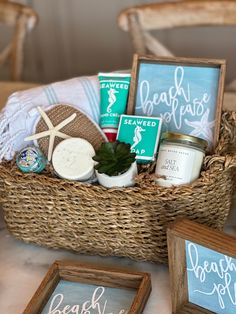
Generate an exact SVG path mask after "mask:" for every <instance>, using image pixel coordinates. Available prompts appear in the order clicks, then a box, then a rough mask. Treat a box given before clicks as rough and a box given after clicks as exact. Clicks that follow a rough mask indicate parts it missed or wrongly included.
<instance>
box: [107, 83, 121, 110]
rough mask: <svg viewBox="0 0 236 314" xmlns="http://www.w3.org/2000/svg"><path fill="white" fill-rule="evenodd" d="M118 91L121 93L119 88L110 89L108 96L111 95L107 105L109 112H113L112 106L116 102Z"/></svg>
mask: <svg viewBox="0 0 236 314" xmlns="http://www.w3.org/2000/svg"><path fill="white" fill-rule="evenodd" d="M117 93H119V92H118V91H117V90H115V89H114V88H110V89H109V90H108V96H109V98H108V102H109V105H108V107H107V112H108V113H111V107H112V106H113V105H114V103H115V102H116V95H115V94H117Z"/></svg>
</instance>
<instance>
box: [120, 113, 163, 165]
mask: <svg viewBox="0 0 236 314" xmlns="http://www.w3.org/2000/svg"><path fill="white" fill-rule="evenodd" d="M161 126H162V119H161V118H158V117H142V116H132V115H121V118H120V124H119V129H118V134H117V140H119V141H120V142H125V143H128V144H130V145H131V151H132V152H135V153H136V160H137V162H140V163H145V162H150V161H153V160H154V159H155V157H156V152H157V148H158V143H159V139H160V134H161Z"/></svg>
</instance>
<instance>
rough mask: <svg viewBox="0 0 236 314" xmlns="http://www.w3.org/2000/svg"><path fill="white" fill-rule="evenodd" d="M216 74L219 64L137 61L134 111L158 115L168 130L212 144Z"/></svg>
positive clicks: (217, 80)
mask: <svg viewBox="0 0 236 314" xmlns="http://www.w3.org/2000/svg"><path fill="white" fill-rule="evenodd" d="M219 78H220V67H208V66H206V67H205V66H188V65H187V66H186V65H184V66H179V65H175V64H158V63H140V65H139V72H138V82H137V91H136V99H135V111H134V112H135V115H140V116H143V115H144V116H145V115H146V116H156V117H161V118H163V122H164V125H165V128H166V129H167V130H168V131H171V132H178V133H183V134H189V135H193V136H196V137H200V138H203V139H205V140H207V141H208V142H209V146H211V144H212V142H213V136H214V124H215V113H216V106H217V95H218V86H219Z"/></svg>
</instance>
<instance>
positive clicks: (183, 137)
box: [161, 132, 208, 151]
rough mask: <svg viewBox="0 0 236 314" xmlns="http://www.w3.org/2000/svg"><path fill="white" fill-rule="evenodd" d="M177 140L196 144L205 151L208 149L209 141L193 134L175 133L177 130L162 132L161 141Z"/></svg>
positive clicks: (192, 144)
mask: <svg viewBox="0 0 236 314" xmlns="http://www.w3.org/2000/svg"><path fill="white" fill-rule="evenodd" d="M165 141H168V142H177V143H181V144H185V145H190V146H194V147H196V148H199V149H202V150H203V151H205V150H206V149H207V144H208V143H207V141H206V140H204V139H202V138H199V137H196V136H192V135H187V134H182V133H175V132H165V133H163V134H162V137H161V142H165Z"/></svg>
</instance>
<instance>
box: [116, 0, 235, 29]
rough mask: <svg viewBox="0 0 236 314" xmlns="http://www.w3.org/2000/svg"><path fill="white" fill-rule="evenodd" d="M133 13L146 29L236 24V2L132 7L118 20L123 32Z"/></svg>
mask: <svg viewBox="0 0 236 314" xmlns="http://www.w3.org/2000/svg"><path fill="white" fill-rule="evenodd" d="M131 14H137V15H138V17H139V23H140V25H141V27H142V28H143V29H144V30H154V29H167V28H173V27H182V26H199V25H235V24H236V6H235V1H234V0H228V1H221V0H216V1H209V0H203V1H202V0H192V1H190V0H188V1H173V2H161V3H151V4H144V5H140V6H134V7H130V8H127V9H125V10H123V11H122V12H121V13H120V15H119V17H118V24H119V26H120V28H121V29H123V30H124V31H129V24H128V18H127V16H129V15H131Z"/></svg>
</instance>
